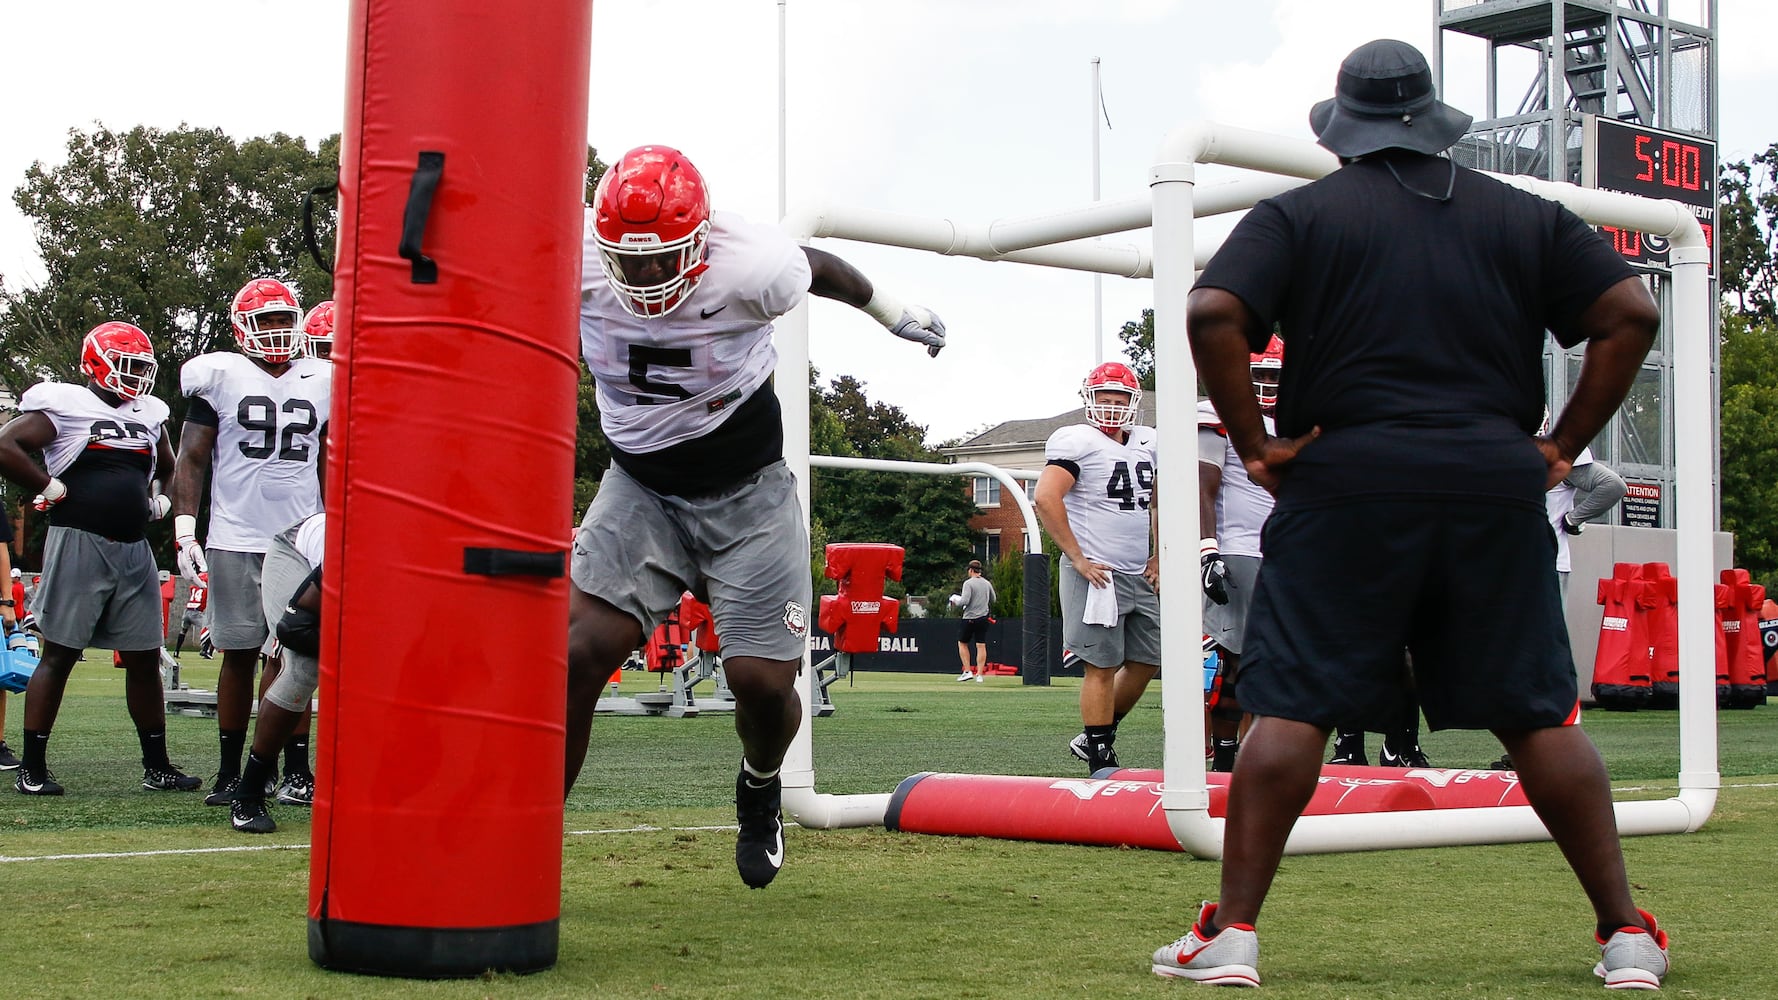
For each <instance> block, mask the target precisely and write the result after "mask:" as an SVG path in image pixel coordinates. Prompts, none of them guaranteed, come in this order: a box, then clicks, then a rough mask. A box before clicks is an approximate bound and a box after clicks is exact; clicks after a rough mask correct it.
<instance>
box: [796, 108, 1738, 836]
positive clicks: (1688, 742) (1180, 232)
mask: <svg viewBox="0 0 1778 1000" xmlns="http://www.w3.org/2000/svg"><path fill="white" fill-rule="evenodd" d="M1200 163H1218V164H1225V165H1229V166H1234V167H1241V168H1245V169H1247V170H1250V171H1254V172H1255V173H1253V174H1251V175H1249V176H1245V177H1243V178H1242V179H1240V180H1237V181H1234V182H1230V183H1224V184H1218V185H1213V186H1207V187H1205V188H1204V189H1203V190H1199V189H1198V187H1197V183H1196V173H1197V165H1198V164H1200ZM1338 166H1339V164H1338V161H1337V160H1336V159H1335V158H1334V156H1333V155H1332V154H1330V153H1328V152H1327V151H1326V150H1324V149H1322V148H1321V147H1319V146H1317V145H1315V144H1313V143H1310V142H1307V141H1304V140H1300V139H1287V138H1283V137H1280V136H1273V135H1267V134H1264V133H1259V132H1253V131H1249V130H1246V129H1241V128H1236V127H1233V126H1228V125H1219V124H1215V123H1209V122H1193V123H1190V124H1187V125H1185V126H1182V127H1180V128H1178V129H1175V130H1174V131H1173V132H1172V133H1170V134H1169V135H1168V136H1167V137H1166V138H1165V139H1164V140H1163V141H1162V143H1161V146H1160V149H1159V151H1158V155H1157V156H1156V160H1155V164H1154V166H1153V167H1151V168H1150V170H1149V176H1148V183H1149V193H1150V198H1149V199H1146V200H1144V199H1133V200H1129V201H1121V202H1101V203H1097V204H1094V205H1089V206H1085V207H1080V208H1074V209H1068V210H1063V211H1058V212H1054V213H1048V214H1044V215H1038V216H1032V217H1028V218H1018V219H1001V220H997V221H995V222H991V223H989V224H987V225H985V226H982V225H975V226H971V225H966V224H963V223H958V222H954V221H952V220H948V219H921V218H913V217H908V216H899V215H890V214H887V213H882V212H873V211H868V210H854V209H840V208H824V209H821V210H817V211H807V212H802V213H799V214H794V215H791V216H789V217H787V218H786V219H785V220H784V223H783V224H784V228H785V230H786V231H787V232H788V233H789V234H790V235H791V236H792V237H795V238H797V239H799V240H808V239H811V238H815V237H832V238H838V239H849V240H855V241H858V242H864V243H876V244H881V245H886V246H899V247H907V248H910V249H917V250H927V251H930V252H933V253H940V254H947V255H962V256H970V257H977V258H980V259H983V260H1008V261H1015V262H1022V263H1031V264H1042V265H1045V266H1050V267H1063V268H1070V269H1074V270H1081V271H1090V272H1099V273H1104V274H1114V275H1122V276H1124V277H1132V278H1137V277H1150V278H1154V279H1156V280H1155V283H1154V325H1155V371H1156V378H1157V385H1158V388H1157V390H1156V392H1155V398H1156V421H1155V422H1156V424H1157V425H1158V430H1159V432H1160V433H1159V438H1160V440H1161V442H1162V446H1161V447H1162V450H1163V455H1164V454H1165V453H1166V451H1168V450H1173V451H1178V450H1179V449H1180V448H1181V445H1180V444H1179V442H1182V441H1185V442H1189V441H1192V440H1194V438H1193V436H1192V433H1191V427H1192V423H1193V421H1194V420H1195V413H1196V405H1197V394H1196V392H1195V391H1193V390H1192V389H1186V390H1185V391H1174V392H1169V391H1167V390H1168V389H1169V388H1170V387H1172V386H1188V387H1190V386H1195V384H1196V374H1197V373H1196V370H1195V369H1194V367H1193V362H1192V358H1191V351H1190V349H1189V346H1188V345H1187V342H1186V333H1185V303H1186V296H1187V294H1188V293H1189V292H1190V291H1191V286H1192V281H1193V279H1194V275H1195V272H1196V271H1197V270H1198V269H1200V268H1201V267H1202V266H1203V264H1204V262H1205V261H1207V260H1208V259H1209V255H1210V253H1212V252H1214V250H1215V248H1214V247H1199V246H1198V245H1197V243H1196V241H1195V236H1194V232H1193V223H1194V219H1195V218H1201V217H1206V216H1212V215H1219V214H1223V213H1227V212H1234V211H1241V210H1244V209H1246V208H1249V207H1251V206H1252V205H1253V204H1255V203H1256V202H1258V201H1260V200H1262V199H1264V198H1268V197H1271V196H1272V195H1275V194H1278V193H1280V192H1282V191H1285V190H1288V189H1290V188H1292V187H1296V186H1298V185H1301V184H1304V183H1307V182H1308V181H1309V180H1313V179H1314V178H1317V177H1321V176H1323V175H1325V174H1327V173H1330V172H1332V171H1333V170H1335V169H1336V168H1337V167H1338ZM1495 176H1497V177H1498V179H1499V180H1501V181H1504V182H1506V183H1508V184H1511V185H1513V186H1515V187H1519V188H1522V189H1524V190H1526V191H1528V192H1530V193H1532V194H1535V195H1538V196H1540V197H1543V198H1548V199H1550V200H1551V201H1555V202H1559V203H1561V204H1563V205H1565V206H1567V207H1568V208H1569V209H1570V210H1572V211H1573V212H1574V213H1575V214H1577V215H1579V216H1580V217H1581V218H1583V219H1585V220H1586V221H1587V222H1589V223H1593V224H1595V225H1614V226H1619V227H1622V228H1626V229H1635V230H1640V231H1642V232H1645V233H1652V234H1656V235H1660V236H1664V237H1666V238H1667V239H1668V240H1669V241H1671V245H1672V253H1671V255H1670V257H1669V261H1670V265H1671V267H1672V280H1673V329H1672V330H1671V331H1669V332H1668V336H1667V343H1668V344H1669V345H1671V350H1672V352H1673V400H1674V439H1675V447H1674V454H1675V462H1674V479H1675V482H1676V483H1677V484H1679V489H1678V490H1676V491H1675V492H1676V496H1675V497H1674V512H1675V513H1674V521H1675V525H1676V527H1677V530H1678V556H1677V559H1676V564H1675V566H1674V572H1675V575H1676V576H1677V577H1678V579H1679V612H1678V614H1679V661H1680V664H1681V669H1680V672H1679V744H1680V746H1679V776H1678V785H1679V787H1678V792H1677V794H1676V795H1674V796H1672V797H1671V798H1666V799H1659V800H1647V801H1634V802H1618V803H1616V804H1615V809H1616V813H1617V826H1618V831H1619V833H1620V834H1623V835H1641V834H1657V833H1689V832H1692V831H1695V830H1697V829H1698V828H1699V827H1701V826H1703V825H1704V822H1705V820H1707V819H1709V817H1710V814H1711V812H1712V810H1714V808H1715V806H1716V793H1717V789H1718V787H1719V786H1720V784H1721V777H1720V775H1719V773H1718V771H1717V763H1718V759H1717V746H1716V694H1715V669H1714V647H1713V637H1712V636H1711V633H1710V630H1711V628H1713V627H1714V625H1715V622H1714V616H1713V609H1712V589H1711V584H1712V582H1713V581H1712V579H1711V554H1710V553H1711V548H1710V530H1711V509H1710V506H1711V505H1710V491H1709V490H1708V489H1706V488H1705V486H1704V484H1707V483H1708V482H1709V481H1710V480H1709V477H1710V470H1711V465H1710V454H1711V448H1712V447H1713V445H1712V442H1711V439H1710V413H1709V406H1710V385H1709V368H1710V345H1709V340H1708V338H1709V335H1710V320H1709V314H1710V309H1709V305H1710V303H1709V287H1708V282H1707V278H1706V273H1705V272H1706V268H1707V266H1708V262H1709V260H1710V249H1709V246H1708V244H1707V242H1706V240H1705V238H1704V233H1703V230H1702V228H1701V227H1700V226H1699V225H1698V222H1697V220H1696V219H1695V218H1693V216H1692V214H1691V212H1690V210H1688V209H1686V208H1685V207H1684V206H1682V205H1679V204H1678V203H1676V202H1671V201H1654V200H1651V199H1647V198H1638V197H1633V196H1630V195H1622V194H1615V193H1611V192H1605V191H1597V190H1592V189H1587V188H1579V187H1575V186H1574V185H1571V184H1559V183H1552V182H1549V181H1541V180H1537V179H1535V178H1530V177H1517V176H1503V175H1495ZM1143 228H1150V229H1152V230H1153V252H1152V254H1150V253H1148V252H1145V251H1144V250H1142V249H1141V248H1139V247H1133V246H1119V245H1116V244H1109V243H1098V242H1090V241H1091V239H1092V238H1093V237H1096V236H1106V235H1111V234H1114V233H1122V232H1128V231H1131V230H1136V229H1143ZM940 305H942V303H941V304H940ZM808 336H809V319H808V307H807V305H803V306H799V307H798V308H797V309H795V310H793V311H792V312H791V313H790V314H788V315H786V316H785V317H784V318H783V320H782V321H781V322H780V323H779V326H778V333H777V346H778V351H779V360H778V374H777V387H778V389H777V391H778V394H779V396H780V399H781V401H782V408H783V411H784V439H785V440H784V445H785V447H784V450H785V455H786V457H787V459H788V461H789V463H790V466H791V468H792V470H793V471H794V472H795V473H796V475H797V479H798V483H799V495H800V499H801V501H802V504H803V510H804V511H805V512H806V511H807V510H808V507H809V485H808V484H809V418H808V395H807V393H806V391H805V389H804V387H806V386H807V384H808V362H809V353H808ZM1166 442H1173V444H1172V445H1171V446H1169V445H1168V444H1167V443H1166ZM1189 450H1190V449H1186V451H1187V452H1189ZM1188 458H1189V456H1188ZM828 461H830V460H825V459H824V460H823V462H824V463H826V462H828ZM1196 466H1197V463H1196V462H1193V461H1189V460H1187V461H1178V462H1167V461H1162V462H1161V463H1160V468H1159V470H1158V488H1159V490H1160V493H1161V495H1162V496H1166V497H1170V498H1171V499H1170V500H1168V502H1167V503H1168V506H1167V510H1166V516H1165V517H1162V518H1161V519H1160V555H1161V567H1162V572H1163V574H1164V575H1165V576H1166V577H1167V578H1168V579H1172V580H1188V579H1191V578H1192V577H1193V575H1194V573H1195V570H1196V565H1195V563H1194V559H1195V557H1196V552H1197V548H1196V546H1197V537H1196V530H1197V523H1198V490H1197V485H1196V483H1195V481H1194V479H1195V475H1196ZM1202 613H1203V609H1202V607H1201V606H1200V603H1199V598H1198V591H1197V588H1196V587H1166V588H1163V589H1162V590H1161V620H1162V622H1163V623H1164V628H1165V633H1166V634H1167V635H1169V636H1180V635H1185V636H1191V637H1192V641H1191V642H1189V643H1187V644H1186V648H1187V649H1188V650H1189V651H1191V652H1193V653H1195V652H1196V651H1197V649H1198V643H1197V640H1196V637H1197V636H1198V635H1199V634H1200V633H1201V632H1202V629H1203V622H1202ZM803 678H804V682H803V685H804V691H803V703H804V705H805V708H806V707H807V706H809V705H812V704H814V699H813V697H812V693H811V690H810V688H811V686H812V685H813V684H814V678H813V676H812V674H811V672H810V671H809V670H808V669H807V659H806V658H805V661H804V670H803ZM1161 692H1162V693H1161V708H1162V717H1163V719H1164V720H1165V721H1164V724H1163V725H1164V729H1165V749H1164V780H1163V782H1162V788H1161V805H1162V807H1163V808H1164V809H1165V810H1166V813H1167V819H1168V823H1169V826H1170V827H1171V829H1172V832H1173V835H1174V836H1175V837H1176V838H1177V839H1178V841H1179V843H1180V845H1181V846H1182V847H1183V848H1184V849H1185V850H1186V851H1187V852H1189V853H1190V854H1192V855H1193V856H1195V857H1199V858H1208V859H1220V858H1221V857H1222V850H1223V820H1221V819H1217V818H1214V817H1212V816H1210V814H1209V801H1210V798H1209V791H1208V787H1207V784H1206V781H1205V771H1204V758H1203V745H1204V717H1203V692H1202V690H1201V689H1200V687H1199V686H1198V685H1196V684H1164V685H1162V688H1161ZM782 775H783V780H784V809H785V812H786V813H787V814H788V815H789V816H790V817H791V818H792V819H794V820H796V822H797V823H798V824H800V825H802V826H804V827H817V828H835V827H845V826H871V825H880V824H881V823H882V822H883V816H884V813H885V811H886V809H887V808H888V803H889V797H890V796H889V793H882V794H865V795H833V794H826V793H821V792H817V791H816V790H815V769H814V760H813V753H812V743H811V740H810V721H809V718H808V716H807V714H806V713H805V716H804V723H803V725H802V728H801V729H800V730H799V731H798V733H797V735H796V738H795V739H794V740H793V742H792V743H791V746H790V750H789V752H788V754H787V755H786V757H785V761H784V769H783V772H782ZM1548 839H1549V832H1548V831H1547V830H1546V829H1545V828H1544V826H1543V823H1542V822H1541V821H1539V820H1538V818H1537V815H1536V814H1535V813H1534V812H1533V811H1532V810H1531V808H1530V807H1529V806H1494V807H1487V808H1476V809H1428V810H1414V811H1409V812H1389V813H1374V814H1353V815H1338V816H1305V817H1302V818H1301V819H1299V820H1298V821H1297V823H1296V826H1295V828H1294V829H1293V830H1292V831H1291V835H1290V840H1289V842H1288V843H1287V844H1286V846H1285V851H1286V853H1289V854H1311V853H1322V852H1332V851H1358V850H1382V849H1389V848H1401V847H1435V846H1442V845H1453V844H1500V843H1513V842H1519V841H1534V840H1548Z"/></svg>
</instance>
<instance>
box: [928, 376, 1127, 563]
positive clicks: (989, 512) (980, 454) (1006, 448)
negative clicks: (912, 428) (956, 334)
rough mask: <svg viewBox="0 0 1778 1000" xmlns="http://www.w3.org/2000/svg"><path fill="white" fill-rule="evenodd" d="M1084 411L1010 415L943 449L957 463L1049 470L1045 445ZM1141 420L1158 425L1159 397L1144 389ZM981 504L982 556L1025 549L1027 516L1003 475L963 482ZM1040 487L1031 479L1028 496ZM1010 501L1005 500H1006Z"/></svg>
mask: <svg viewBox="0 0 1778 1000" xmlns="http://www.w3.org/2000/svg"><path fill="white" fill-rule="evenodd" d="M1083 419H1084V415H1083V414H1082V412H1081V408H1080V407H1078V406H1075V407H1071V408H1069V409H1067V410H1064V411H1062V412H1061V413H1058V414H1056V415H1055V416H1053V417H1042V418H1039V419H1035V420H1008V421H1006V422H1005V423H1002V424H996V425H994V426H993V427H990V428H988V429H987V430H985V431H983V432H982V433H980V434H977V435H976V436H975V437H972V438H970V439H969V440H967V441H964V442H963V443H961V444H959V445H956V446H955V447H951V448H945V449H942V453H943V454H944V455H946V456H948V457H949V458H950V459H951V460H952V461H954V462H985V463H987V464H988V465H994V466H999V467H1000V468H1002V469H1007V470H1014V469H1017V470H1024V471H1030V472H1041V471H1042V470H1043V445H1044V442H1046V441H1048V440H1049V436H1050V435H1051V434H1053V433H1055V431H1056V429H1057V428H1060V427H1065V426H1067V425H1068V424H1077V423H1080V422H1082V420H1083ZM1137 421H1138V422H1139V423H1142V424H1146V425H1148V426H1150V427H1153V426H1154V396H1153V394H1152V393H1144V394H1143V397H1142V404H1141V406H1140V407H1139V409H1138V416H1137ZM961 488H962V489H963V490H964V491H965V492H967V493H968V494H969V495H970V496H971V497H972V498H973V499H974V500H975V505H976V506H977V507H979V508H981V513H980V514H977V515H976V516H975V517H973V518H971V519H970V521H969V529H970V530H971V531H972V532H974V533H975V535H976V539H975V554H976V558H978V559H980V560H982V561H983V562H987V563H992V562H993V561H994V560H996V559H999V558H1000V554H1001V553H1002V552H1006V551H1013V552H1022V551H1024V548H1025V519H1024V517H1023V516H1022V515H1021V514H1020V513H1019V506H1018V503H1017V502H1016V501H1013V500H1010V499H1005V498H1003V497H1002V496H1001V495H1000V494H1001V490H1002V488H1003V487H1002V486H1001V485H1000V482H999V480H996V479H994V478H992V477H989V476H972V477H970V478H968V479H965V480H964V481H963V486H962V487H961ZM1036 489H1037V483H1036V481H1035V480H1033V481H1030V482H1027V483H1026V484H1025V495H1026V496H1032V495H1034V494H1035V492H1036ZM1003 500H1004V502H1002V501H1003Z"/></svg>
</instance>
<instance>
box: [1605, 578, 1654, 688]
mask: <svg viewBox="0 0 1778 1000" xmlns="http://www.w3.org/2000/svg"><path fill="white" fill-rule="evenodd" d="M1640 572H1641V567H1640V566H1638V565H1636V564H1635V563H1618V564H1616V565H1615V566H1613V567H1612V574H1611V578H1610V579H1608V580H1600V581H1599V596H1598V601H1599V603H1600V604H1601V605H1603V607H1604V613H1603V615H1602V616H1601V617H1600V619H1599V647H1598V649H1597V651H1596V652H1595V653H1594V655H1593V700H1594V701H1596V702H1598V703H1599V705H1600V706H1601V707H1603V708H1608V709H1619V710H1634V709H1636V708H1639V707H1641V706H1642V705H1645V704H1647V703H1648V698H1649V694H1650V688H1649V657H1648V623H1647V620H1646V617H1645V615H1644V614H1643V612H1644V611H1645V610H1646V608H1645V607H1644V606H1643V592H1644V591H1645V590H1646V589H1647V588H1646V586H1645V584H1644V581H1642V580H1640V579H1638V578H1637V577H1638V576H1639V575H1640Z"/></svg>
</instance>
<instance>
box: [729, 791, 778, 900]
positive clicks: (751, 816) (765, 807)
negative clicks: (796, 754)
mask: <svg viewBox="0 0 1778 1000" xmlns="http://www.w3.org/2000/svg"><path fill="white" fill-rule="evenodd" d="M783 799H784V784H783V782H781V781H779V780H778V777H777V776H776V775H773V776H772V777H770V778H766V779H763V780H762V779H759V778H755V777H753V776H752V775H749V774H748V773H747V772H746V771H745V770H743V771H742V772H741V774H740V776H739V777H737V778H735V820H736V822H738V823H739V824H740V826H741V833H740V836H739V837H737V838H736V839H735V868H737V869H738V870H739V871H740V873H741V881H743V882H745V883H747V887H748V888H750V889H764V888H765V887H766V886H768V885H771V884H772V879H775V878H777V877H778V869H779V868H781V867H783V865H784V818H783V816H782V815H781V811H780V810H781V807H782V804H783Z"/></svg>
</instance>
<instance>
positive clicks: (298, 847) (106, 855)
mask: <svg viewBox="0 0 1778 1000" xmlns="http://www.w3.org/2000/svg"><path fill="white" fill-rule="evenodd" d="M1722 787H1723V788H1778V782H1774V781H1765V782H1749V783H1746V784H1736V783H1733V782H1724V783H1723V785H1722ZM1678 790H1679V788H1678V786H1677V785H1624V786H1621V787H1617V788H1613V789H1612V791H1614V792H1662V791H1666V792H1672V791H1678ZM734 829H738V828H737V827H736V826H735V825H734V824H733V823H726V824H717V825H715V826H650V825H648V824H646V823H644V824H640V825H638V826H623V827H612V828H609V829H602V830H568V831H566V832H565V833H564V834H563V836H567V837H596V836H601V835H606V834H616V833H707V832H715V831H719V830H734ZM308 849H309V845H308V844H242V845H241V846H239V847H181V848H169V849H167V850H162V851H106V852H95V853H92V854H32V855H23V856H18V857H9V856H7V855H4V854H0V864H12V863H16V862H21V861H109V860H113V859H116V858H154V857H163V856H179V855H190V854H244V853H247V852H251V851H306V850H308Z"/></svg>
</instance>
